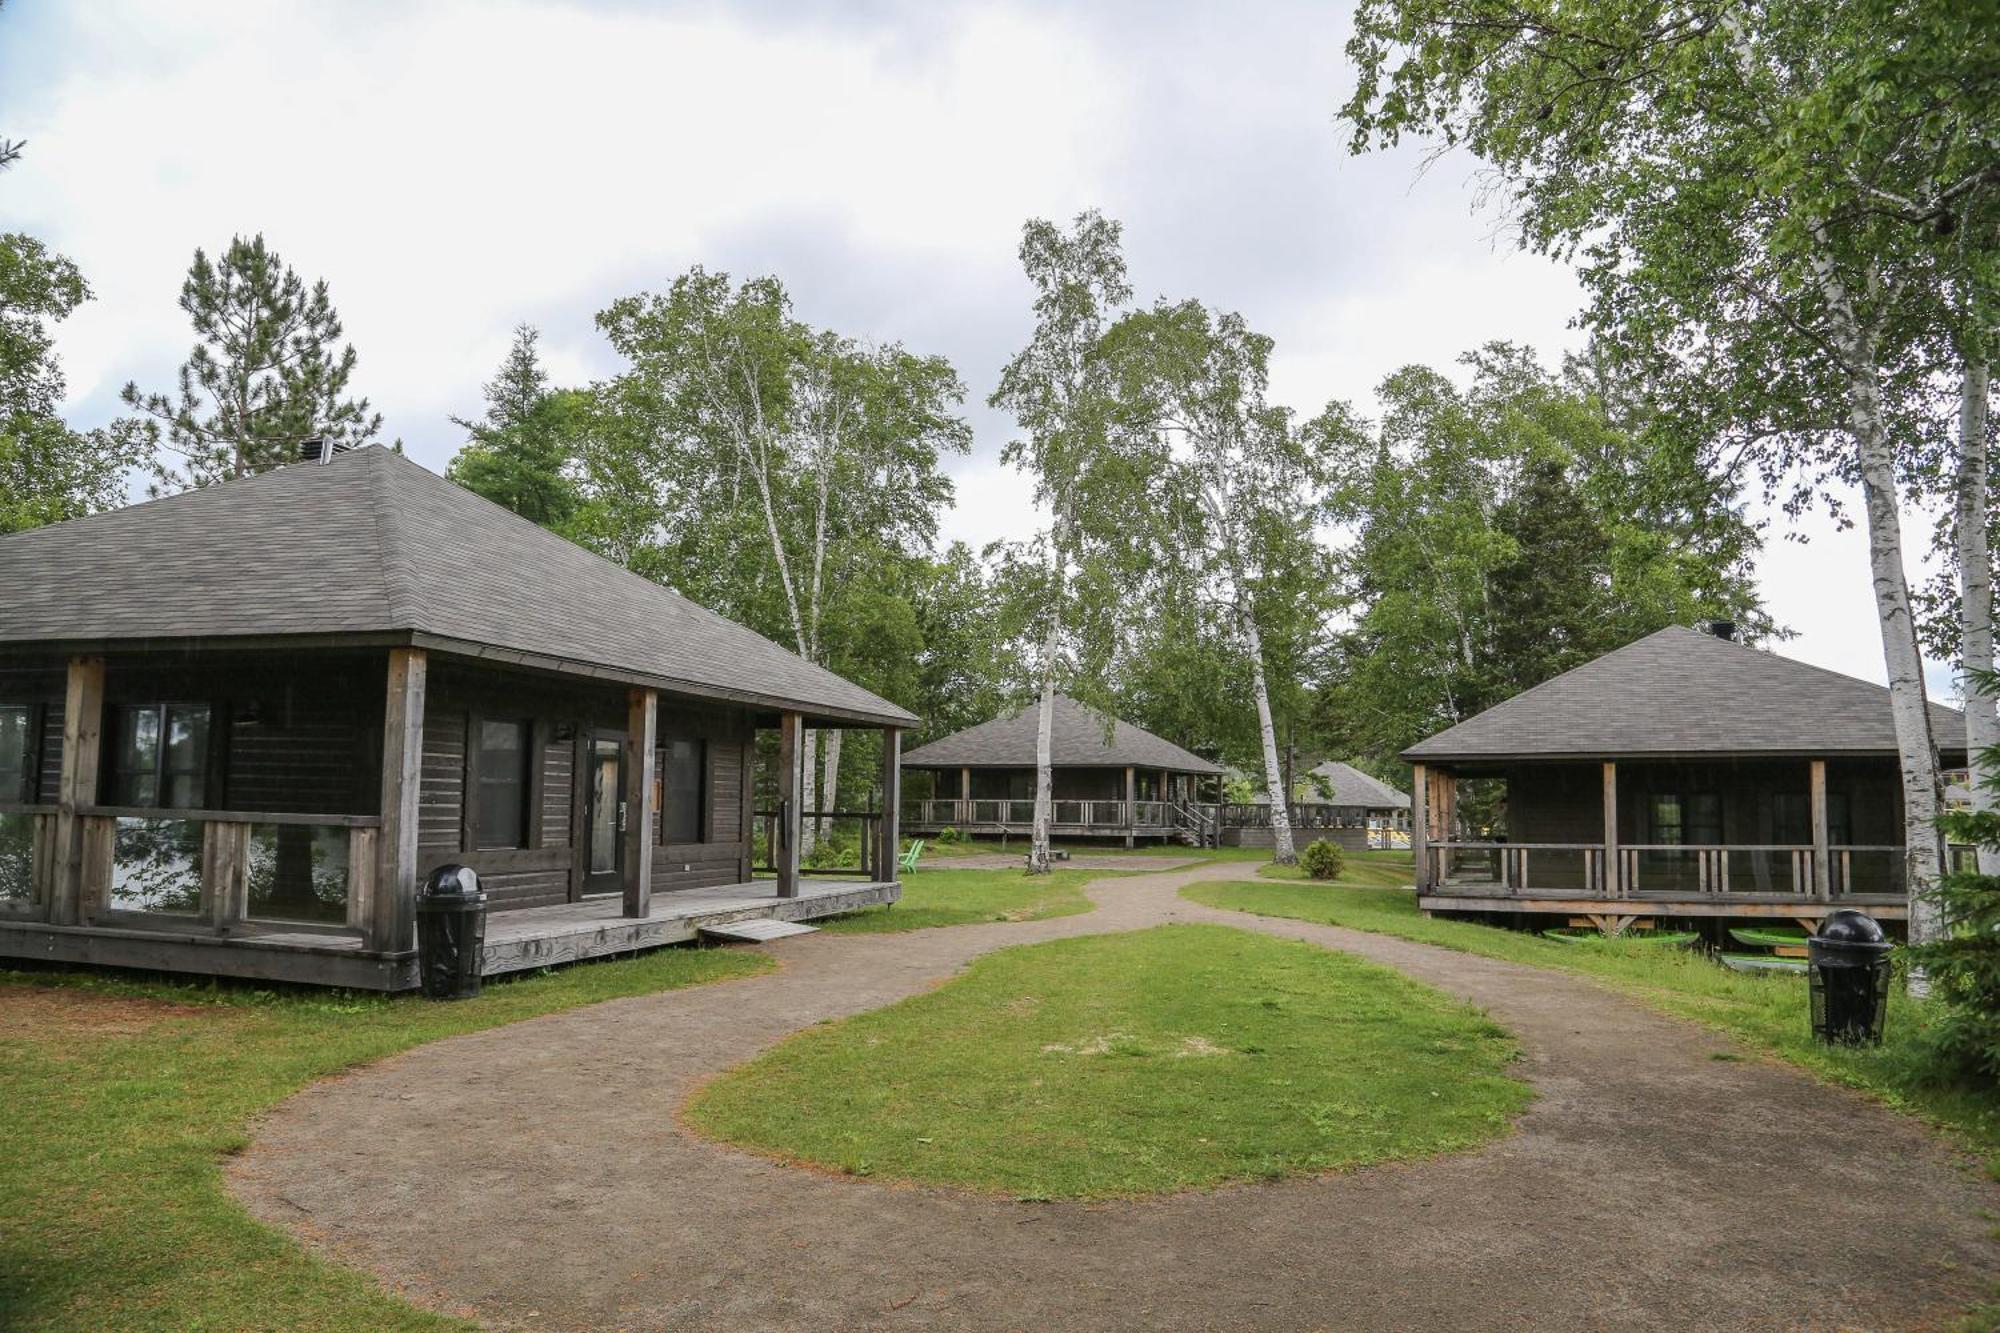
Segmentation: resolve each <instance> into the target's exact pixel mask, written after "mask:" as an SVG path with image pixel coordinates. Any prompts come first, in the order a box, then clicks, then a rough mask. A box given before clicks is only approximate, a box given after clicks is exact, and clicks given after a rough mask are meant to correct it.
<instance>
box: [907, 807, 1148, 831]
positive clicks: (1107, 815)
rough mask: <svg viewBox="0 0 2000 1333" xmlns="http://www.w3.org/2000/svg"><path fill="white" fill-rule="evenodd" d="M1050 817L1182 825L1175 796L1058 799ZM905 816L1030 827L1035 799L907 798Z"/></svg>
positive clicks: (947, 823) (1090, 823)
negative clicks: (1163, 798)
mask: <svg viewBox="0 0 2000 1333" xmlns="http://www.w3.org/2000/svg"><path fill="white" fill-rule="evenodd" d="M1050 820H1051V822H1052V823H1053V824H1054V825H1055V826H1056V827H1057V828H1059V829H1066V830H1078V829H1081V830H1086V831H1088V830H1100V829H1101V830H1103V831H1105V832H1107V833H1108V832H1122V831H1124V830H1126V829H1131V828H1144V829H1167V828H1172V827H1175V826H1176V817H1175V814H1174V806H1173V804H1172V803H1171V802H1169V801H1130V802H1127V801H1054V802H1051V808H1050ZM903 822H904V823H905V824H908V825H910V826H912V827H915V828H958V829H964V830H966V831H967V832H972V831H976V830H978V829H982V828H1009V827H1025V826H1027V825H1030V824H1033V823H1034V822H1035V803H1034V802H1033V801H1015V800H989V799H984V798H975V799H972V800H963V799H958V798H950V799H939V800H920V801H907V802H905V803H904V805H903Z"/></svg>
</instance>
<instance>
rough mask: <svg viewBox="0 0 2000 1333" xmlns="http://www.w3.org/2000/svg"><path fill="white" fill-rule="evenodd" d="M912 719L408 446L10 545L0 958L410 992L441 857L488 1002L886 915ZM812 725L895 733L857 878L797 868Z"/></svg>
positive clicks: (271, 475)
mask: <svg viewBox="0 0 2000 1333" xmlns="http://www.w3.org/2000/svg"><path fill="white" fill-rule="evenodd" d="M915 722H916V718H915V717H914V716H912V715H911V714H909V713H907V712H905V711H904V710H902V709H900V708H898V707H896V706H895V705H893V704H891V703H889V702H887V701H886V700H883V699H880V698H877V697H876V696H875V695H873V694H870V693H869V692H868V691H866V690H864V689H861V688H860V687H858V686H856V685H854V684H852V683H850V682H848V681H846V680H843V679H841V678H840V677H838V676H836V675H834V674H833V673H831V672H829V671H826V670H825V669H823V668H821V667H818V666H814V665H813V664H811V663H809V662H806V661H804V660H803V659H801V658H799V657H797V656H795V655H794V654H792V653H790V652H787V651H785V650H784V649H783V648H780V647H778V646H777V645H776V644H773V643H771V642H770V641H768V640H766V639H764V638H762V637H760V636H758V635H757V634H754V633H752V632H751V631H749V630H747V629H745V628H743V627H742V626H740V625H736V624H734V623H732V622H730V621H728V620H725V619H723V618H722V617H720V616H717V615H714V614H712V613H711V612H709V611H706V610H704V609H703V608H701V607H699V606H696V605H695V604H694V603H692V602H690V601H688V600H687V599H686V598H683V597H680V596H678V595H676V594H675V593H673V592H670V591H668V590H667V589H665V588H662V587H660V586H658V585H657V584H654V583H651V582H648V581H647V580H645V579H642V578H639V577H637V576H635V575H633V574H631V573H628V572H627V571H625V570H623V569H621V568H619V567H618V566H615V565H613V564H610V563H609V562H607V561H604V560H602V559H599V558H598V557H597V556H595V555H592V554H591V553H589V552H588V551H585V550H583V549H582V548H581V547H578V546H575V545H572V544H571V543H569V542H567V541H564V540H563V539H562V538H560V537H557V536H555V535H554V534H552V533H550V532H547V531H545V530H543V529H542V528H539V527H537V526H536V525H534V524H532V523H529V522H527V521H525V520H523V519H521V518H519V517H517V516H515V515H514V514H512V513H509V512H507V511H506V510H504V509H501V508H499V507H497V506H495V505H492V504H489V503H488V502H487V501H485V500H483V499H480V498H479V497H477V496H475V495H473V494H471V493H470V492H467V491H465V490H462V489H460V488H459V487H458V486H455V485H453V484H452V483H451V482H448V481H446V480H444V479H443V478H441V477H438V476H436V475H434V474H432V473H430V472H428V471H426V470H425V469H424V468H422V467H420V466H418V465H417V464H415V463H413V462H410V461H408V460H406V459H404V458H403V457H402V456H400V455H399V454H396V453H393V452H391V451H389V450H387V449H382V448H368V449H361V450H357V451H355V452H352V453H346V454H340V455H336V456H334V457H332V458H331V459H330V460H328V461H325V462H303V463H299V464H296V465H292V466H288V467H283V468H279V469H276V470H274V471H271V472H267V473H265V474H263V475H260V476H255V477H248V478H244V479H242V480H238V481H232V482H228V483H226V484H223V485H219V486H213V487H208V488H205V489H202V490H196V491H190V492H187V493H185V494H181V495H175V496H171V497H168V498H165V499H160V500H154V501H151V502H149V503H146V504H140V505H135V506H132V507H131V508H128V509H122V510H118V511H115V512H112V513H106V514H98V515H94V516H92V517H88V518H82V519H77V520H74V521H72V522H68V523H61V524H56V525H54V526H51V527H46V528H40V529H35V530H32V531H28V532H21V533H15V534H12V535H10V536H6V537H0V957H12V958H36V959H50V960H57V961H62V962H73V963H93V964H111V965H121V966H130V967H143V968H152V969H162V970H170V971H181V972H198V973H211V974H222V975H232V976H248V977H261V978H268V979H273V980H285V981H301V982H315V983H326V984H334V985H343V986H360V987H370V988H377V989H385V990H394V989H400V988H405V987H409V986H412V985H414V984H415V980H416V969H415V954H414V949H415V943H416V939H415V909H416V895H417V890H418V886H419V883H420V881H421V879H422V877H423V876H424V875H425V874H426V872H428V871H429V870H431V869H433V868H435V867H437V866H439V865H443V864H447V863H458V864H463V865H468V866H471V867H472V868H473V869H475V870H476V871H478V873H479V876H480V880H481V883H482V885H483V887H484V888H485V889H486V890H487V892H488V893H489V895H490V897H491V903H492V910H491V916H490V918H489V922H488V927H487V944H486V955H485V965H486V970H487V971H488V972H489V973H495V972H505V971H509V970H516V969H520V968H528V967H537V966H541V965H543V964H546V963H552V962H564V961H569V960H572V959H577V958H587V957H592V956H598V955H603V954H610V953H618V952H625V951H629V950H632V949H635V948H642V947H648V946H651V945H656V944H665V943H671V942H674V941H678V940H686V939H690V938H693V937H694V936H695V935H696V934H697V933H698V932H700V931H702V930H704V929H708V928H716V927H720V926H722V925H726V924H728V923H731V922H737V921H741V920H743V919H745V918H752V917H772V918H780V919H787V920H796V919H808V918H812V917H817V916H825V915H830V914H832V913H836V912H841V911H846V910H851V909H852V908H854V907H858V906H863V905H866V904H870V903H879V902H891V901H894V900H895V898H896V897H897V894H898V888H897V883H896V839H897V820H896V811H897V776H898V767H897V753H898V738H899V736H900V734H901V731H902V729H904V728H906V727H908V726H910V725H912V724H913V723H915ZM805 727H841V728H855V729H860V730H865V731H877V732H880V733H881V734H882V736H883V737H884V744H883V746H882V750H883V754H884V764H883V771H882V774H881V780H880V785H879V795H878V796H877V797H876V800H877V802H878V804H876V805H875V806H874V808H873V810H870V811H863V812H862V813H861V814H860V816H859V817H860V818H861V819H862V821H863V822H864V824H865V827H866V829H867V833H866V836H864V838H863V840H862V852H861V855H860V862H861V864H859V865H857V866H854V867H851V868H850V872H851V873H849V874H848V875H847V876H845V877H838V878H829V879H812V880H809V879H807V878H806V877H805V876H803V875H802V874H801V867H800V864H799V860H800V858H799V846H800V844H799V837H798V832H799V822H800V817H801V814H802V812H801V811H800V809H799V801H798V795H797V793H798V791H799V786H798V782H799V776H800V769H799V755H800V750H801V746H800V743H799V741H800V736H801V734H802V729H803V728H805ZM768 732H775V733H776V743H775V745H770V744H767V745H766V746H765V747H764V749H765V750H767V751H771V752H772V753H774V754H775V756H776V757H775V761H774V762H773V763H771V765H770V767H771V769H772V770H773V771H772V772H770V773H768V774H766V775H765V776H766V781H765V784H764V785H765V786H766V787H767V788H768V789H769V790H770V791H771V792H772V793H773V796H772V798H771V799H772V800H773V802H774V808H775V812H776V814H775V817H774V818H773V819H772V820H771V821H770V822H771V826H772V827H773V829H774V832H773V834H772V835H771V837H770V838H769V845H768V847H767V848H766V851H767V853H768V857H769V860H770V863H771V870H772V872H773V873H772V875H771V877H769V878H758V877H757V875H756V871H757V869H758V867H757V866H755V865H754V864H753V862H755V861H756V860H758V859H760V857H759V856H758V839H757V838H756V837H755V830H756V828H757V826H758V824H759V821H758V820H757V819H756V818H755V817H754V816H755V815H756V813H757V812H756V811H755V810H754V809H753V805H754V799H755V797H754V793H755V792H756V791H757V789H758V781H757V777H758V775H757V771H756V770H757V756H758V753H759V747H758V745H757V739H758V737H759V735H760V734H762V733H768Z"/></svg>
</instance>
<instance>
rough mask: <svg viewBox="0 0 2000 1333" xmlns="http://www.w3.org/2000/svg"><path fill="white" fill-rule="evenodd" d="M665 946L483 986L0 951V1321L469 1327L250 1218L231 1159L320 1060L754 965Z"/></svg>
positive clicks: (10, 1325)
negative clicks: (279, 975) (15, 955)
mask: <svg viewBox="0 0 2000 1333" xmlns="http://www.w3.org/2000/svg"><path fill="white" fill-rule="evenodd" d="M769 966H770V963H769V961H768V960H767V959H766V958H765V957H764V956H763V955H760V954H755V953H750V952H747V951H725V950H719V949H701V950H696V949H663V950H659V951H656V952H653V953H650V954H645V955H642V956H640V957H638V958H633V959H627V960H621V961H617V962H609V963H593V964H590V965H587V966H579V967H571V968H566V969H563V970H561V971H558V972H552V973H549V974H547V975H541V976H529V977H524V978H522V979H520V980H515V981H507V982H501V983H497V984H494V985H491V986H489V987H488V988H487V990H486V993H485V994H484V995H482V996H481V997H480V998H479V999H476V1000H469V1001H464V1002H460V1003H455V1004H436V1003H431V1002H427V1001H424V1000H420V999H416V998H413V997H395V998H390V997H384V996H378V995H361V994H353V993H343V992H326V991H321V992H311V993H306V992H287V993H283V994H274V993H271V992H260V991H252V990H249V989H246V988H242V987H227V986H224V987H216V986H210V985H206V984H168V983H162V984H139V983H135V982H126V981H113V980H107V979H105V978H103V977H100V976H94V975H85V974H77V975H64V976H57V975H54V974H47V973H40V974H38V973H26V972H7V971H0V1108H4V1113H0V1328H7V1329H28V1328H35V1329H78V1330H96V1329H106V1328H148V1329H155V1328H156V1329H239V1328H284V1329H342V1330H345V1329H416V1328H461V1327H466V1325H463V1324H461V1323H459V1322H457V1321H454V1320H447V1319H442V1318H438V1317H435V1316H432V1315H429V1314H425V1313H423V1312H421V1311H418V1310H415V1309H413V1308H412V1307H410V1306H407V1305H405V1304H403V1303H402V1302H401V1301H398V1300H396V1299H395V1298H394V1297H392V1296H389V1295H386V1294H384V1293H383V1292H382V1291H381V1290H379V1289H378V1288H377V1287H376V1286H375V1284H374V1283H373V1282H372V1281H371V1280H370V1279H368V1278H367V1277H365V1276H363V1275H361V1274H359V1273H354V1272H350V1271H347V1270H345V1269H342V1268H339V1267H336V1266H334V1265H332V1264H327V1263H323V1262H321V1261H319V1260H317V1259H314V1258H312V1257H311V1256H309V1255H308V1254H306V1252H305V1251H304V1250H302V1249H300V1248H299V1247H298V1245H297V1244H295V1243H294V1242H293V1241H291V1240H290V1239H289V1238H287V1237H285V1236H283V1235H281V1234H280V1233H278V1232H277V1231H275V1230H272V1229H271V1228H268V1227H266V1226H264V1225H262V1224H261V1223H259V1222H256V1221H254V1220H252V1219H251V1218H250V1217H249V1216H248V1215H247V1214H246V1213H244V1212H243V1211H242V1209H240V1208H239V1207H238V1206H237V1205H236V1204H235V1203H234V1202H233V1201H232V1200H231V1199H229V1198H228V1197H227V1196H226V1195H225V1193H224V1192H223V1188H222V1176H221V1171H220V1168H219V1166H218V1162H219V1161H220V1159H221V1158H223V1157H224V1156H225V1155H227V1154H228V1153H231V1152H233V1151H236V1150H238V1149H239V1148H241V1147H242V1146H243V1145H244V1144H245V1143H246V1142H247V1138H246V1126H247V1124H248V1122H249V1120H250V1118H251V1117H252V1116H254V1115H256V1114H257V1113H258V1112H260V1111H262V1110H264V1109H265V1108H267V1107H269V1106H271V1105H273V1104H274V1103H276V1102H278V1101H281V1100H282V1099H283V1098H285V1097H286V1096H287V1095H289V1094H291V1093H293V1092H296V1091H297V1090H298V1089H300V1088H302V1087H304V1086H305V1085H306V1084H307V1083H310V1082H312V1081H313V1080H314V1079H317V1078H322V1077H324V1076H326V1075H328V1074H332V1073H336V1072H338V1071H340V1070H343V1069H347V1068H349V1067H351V1066H354V1065H358V1064H362V1063H365V1062H367V1061H370V1060H378V1059H381V1058H382V1057H384V1056H387V1055H393V1054H395V1053H396V1052H398V1051H402V1050H406V1049H408V1048H409V1047H412V1046H416V1045H418V1044H420V1043H422V1042H426V1041H432V1040H435V1039H437V1038H439V1037H446V1036H452V1035H454V1034H457V1033H461V1032H471V1031H474V1030H476V1029H479V1028H489V1027H496V1026H498V1025H500V1024H503V1023H511V1022H515V1021H517V1020H520V1019H524V1018H532V1017H534V1016H536V1015H538V1014H545V1013H551V1012H553V1011H555V1010H558V1009H568V1008H572V1007H574V1006H577V1005H583V1004H590V1003H593V1002H595V1001H598V1000H608V999H614V998H617V997H619V996H625V995H641V994H646V993H648V992H652V991H661V990H670V989H673V988H676V987H680V986H690V985H695V984H697V983H700V982H706V981H715V980H721V979H723V978H728V977H740V976H746V975H749V974H751V973H755V972H759V971H763V970H765V969H766V968H768V967H769Z"/></svg>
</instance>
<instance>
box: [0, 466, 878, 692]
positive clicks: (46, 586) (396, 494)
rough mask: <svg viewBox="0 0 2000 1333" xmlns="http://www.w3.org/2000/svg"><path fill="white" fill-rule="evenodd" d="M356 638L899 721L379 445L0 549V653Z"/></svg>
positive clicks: (772, 647)
mask: <svg viewBox="0 0 2000 1333" xmlns="http://www.w3.org/2000/svg"><path fill="white" fill-rule="evenodd" d="M287 635H345V636H356V635H360V636H370V637H371V638H378V639H379V640H380V641H383V642H412V643H418V644H425V645H428V646H431V647H434V648H438V649H440V650H444V651H453V652H461V653H470V654H474V655H479V656H487V657H494V658H499V659H503V660H508V661H518V662H521V663H524V664H528V665H535V666H542V667H548V668H552V669H556V670H562V671H568V672H580V673H584V674H591V675H599V676H605V677H609V678H611V679H617V680H625V681H628V682H633V683H639V684H651V685H658V686H660V687H663V688H667V689H674V690H678V691H682V692H685V693H689V694H695V695H699V696H704V697H708V698H720V699H733V700H741V701H744V702H748V703H753V704H764V705H773V706H787V707H793V708H797V709H799V710H800V711H802V712H806V713H809V714H812V715H814V716H816V717H821V718H826V719H839V720H847V721H863V722H878V723H891V724H894V725H898V726H907V725H910V724H913V723H915V722H916V721H917V718H916V717H915V716H914V715H913V714H911V713H908V712H906V711H905V710H903V709H901V708H898V707H897V706H896V705H894V704H892V703H890V702H888V701H887V700H886V699H881V698H878V697H877V696H875V695H874V694H871V693H870V692H868V691H867V690H864V689H862V688H861V687H860V686H858V685H855V684H854V683H852V682H851V681H847V680H843V679H842V678H841V677H839V676H837V675H835V674H834V673H832V672H831V671H828V670H826V669H825V668H823V667H818V666H814V665H813V664H812V663H810V662H807V661H806V660H805V659H803V658H801V657H799V656H797V655H796V654H794V653H791V652H788V651H786V650H785V649H783V648H781V647H779V646H778V645H777V644H775V643H772V642H771V641H770V640H768V639H766V638H764V637H762V636H761V635H758V634H756V633H753V632H752V631H750V630H748V629H745V628H744V627H743V626H741V625H738V624H736V623H734V622H733V621H729V620H725V619H723V618H722V617H721V616H718V615H716V614H715V613H713V612H711V611H708V610H705V609H703V608H702V607H699V606H696V605H695V604H694V603H693V602H690V601H689V600H687V599H686V598H685V597H682V596H680V595H679V594H677V593H674V592H671V591H669V590H667V589H666V588H663V587H661V586H660V585H658V584H656V583H652V582H649V581H648V580H646V579H642V578H640V577H638V576H637V575H635V574H632V573H630V572H628V571H626V570H624V569H622V568H620V567H619V566H617V565H614V564H612V563H610V562H609V561H607V560H604V559H601V558H600V557H598V556H595V555H593V554H591V553H590V552H589V551H586V550H584V549H583V548H582V547H580V546H577V545H575V544H573V543H571V542H568V541H565V540H564V539H563V538H561V537H558V536H556V535H555V534H554V533H552V532H549V531H547V530H546V529H543V528H541V527H538V526H536V525H535V524H533V523H530V522H528V521H527V520H526V519H523V518H521V517H519V516H518V515H515V514H513V513H510V512H509V511H507V510H505V509H502V508H501V507H499V506H498V505H495V504H491V503H489V502H487V501H486V500H483V499H481V498H480V497H479V496H476V495H474V494H472V493H471V492H470V491H467V490H464V489H463V488H461V487H459V486H457V485H454V484H453V483H452V482H449V481H446V480H445V479H444V478H443V477H440V476H437V475H436V474H435V473H432V472H430V471H428V470H426V469H425V468H423V467H421V466H420V465H418V464H416V463H413V462H411V461H410V460H408V459H406V458H404V457H402V456H401V455H399V454H396V453H394V452H392V451H390V450H388V449H383V448H379V447H374V448H367V449H359V450H356V451H354V452H353V453H348V454H342V455H339V456H338V457H336V458H335V459H334V460H333V461H332V462H330V463H327V464H324V465H320V464H313V463H306V464H296V465H293V466H290V467H281V468H277V469H274V470H273V471H270V472H266V473H263V474H262V475H259V476H254V477H245V478H243V479H241V480H238V481H232V482H227V483H225V484H223V485H220V486H209V487H204V488H203V489H200V490H195V491H188V492H185V493H183V494H180V495H173V496H168V497H166V498H164V499H160V500H153V501H150V502H148V503H146V504H140V505H133V506H132V507H130V508H127V509H119V510H114V511H112V512H110V513H106V514H94V515H92V516H90V517H88V518H79V519H73V520H71V521H70V522H67V523H58V524H55V525H53V526H50V527H45V528H36V529H32V530H30V531H27V532H19V533H14V534H11V535H9V536H6V537H0V643H41V642H60V643H64V644H111V643H116V642H120V641H134V640H155V641H156V640H187V639H207V638H256V639H264V638H269V637H272V636H287Z"/></svg>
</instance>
